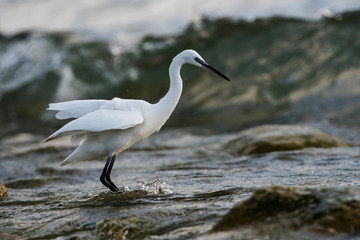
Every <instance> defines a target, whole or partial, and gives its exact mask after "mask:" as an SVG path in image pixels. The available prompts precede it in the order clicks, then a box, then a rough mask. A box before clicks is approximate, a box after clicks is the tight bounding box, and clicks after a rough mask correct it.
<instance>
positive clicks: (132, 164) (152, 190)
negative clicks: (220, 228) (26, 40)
mask: <svg viewBox="0 0 360 240" xmlns="http://www.w3.org/2000/svg"><path fill="white" fill-rule="evenodd" d="M231 137H232V135H231V134H223V135H212V136H210V137H209V136H197V135H193V134H191V133H190V132H189V131H186V130H177V131H175V130H173V131H170V130H167V131H164V132H163V133H160V134H156V135H154V136H153V137H152V138H150V139H148V140H146V141H144V142H143V143H140V144H138V145H136V146H134V148H133V149H132V150H129V151H126V152H124V153H122V154H120V155H119V157H118V159H117V161H116V164H115V166H114V169H113V171H112V179H113V181H114V182H115V183H116V184H117V185H118V186H119V187H120V186H121V187H123V188H124V189H123V191H122V192H121V193H112V192H110V191H108V190H107V189H106V188H105V187H104V186H102V184H101V183H100V182H99V176H100V173H101V171H102V168H103V166H104V161H105V160H103V161H93V162H86V163H80V164H77V165H73V166H66V167H64V168H61V167H60V166H59V163H60V162H61V160H62V159H63V158H64V157H65V156H66V155H67V154H68V153H69V152H70V151H71V147H68V145H67V142H66V140H64V141H60V142H57V143H54V144H47V145H41V144H39V142H40V141H41V140H42V139H43V136H39V135H24V134H23V135H18V136H17V137H12V138H11V139H10V138H7V139H4V140H3V141H2V143H1V148H2V149H1V153H2V154H1V157H0V169H1V173H0V181H1V182H3V183H4V185H5V186H6V187H7V188H8V191H9V196H8V197H7V198H6V199H4V200H3V201H2V202H0V208H1V213H2V214H1V217H0V225H1V228H0V236H1V237H2V238H15V239H53V238H57V237H59V239H70V238H72V237H74V238H72V239H99V238H110V239H122V237H123V236H125V237H124V239H144V238H146V239H185V238H195V237H199V236H202V235H204V234H206V233H207V232H208V231H209V229H210V228H211V227H212V226H213V225H214V224H215V223H216V221H218V220H219V219H220V217H221V216H222V215H224V214H225V213H226V212H227V211H228V210H229V209H230V208H231V207H232V206H233V205H234V204H236V203H238V202H239V201H241V200H243V199H246V198H247V197H249V196H250V194H251V193H252V192H253V191H254V190H256V189H258V188H262V187H267V186H274V185H282V186H298V187H310V188H322V187H326V188H350V190H351V191H353V192H358V191H359V190H360V189H359V187H358V186H359V185H360V178H359V175H360V174H359V172H360V148H359V147H350V148H333V149H314V148H308V149H303V150H298V151H288V152H273V153H269V154H259V155H252V156H242V157H234V156H231V155H229V154H228V153H227V151H226V149H223V148H222V144H223V143H225V142H226V141H228V140H229V139H230V138H231ZM16 146H18V147H16Z"/></svg>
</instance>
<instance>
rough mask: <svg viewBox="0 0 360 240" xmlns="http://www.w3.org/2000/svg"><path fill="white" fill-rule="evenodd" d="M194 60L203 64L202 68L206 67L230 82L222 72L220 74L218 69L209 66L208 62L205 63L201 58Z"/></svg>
mask: <svg viewBox="0 0 360 240" xmlns="http://www.w3.org/2000/svg"><path fill="white" fill-rule="evenodd" d="M195 61H197V62H198V63H200V64H201V66H203V67H204V68H207V69H210V70H211V71H213V72H214V73H216V74H217V75H219V76H220V77H222V78H224V79H226V80H227V81H229V82H230V79H229V78H228V77H227V76H225V75H224V74H222V73H221V72H220V71H219V70H217V69H216V68H214V67H212V66H210V65H209V64H207V63H206V62H204V61H203V60H201V59H195Z"/></svg>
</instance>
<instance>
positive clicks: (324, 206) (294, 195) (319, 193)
mask: <svg viewBox="0 0 360 240" xmlns="http://www.w3.org/2000/svg"><path fill="white" fill-rule="evenodd" d="M349 196H351V194H350V193H349V192H348V191H347V190H343V191H342V190H337V189H320V190H318V189H297V188H289V187H271V188H266V189H259V190H257V191H255V192H254V194H253V195H252V196H251V197H250V198H249V199H247V200H245V201H243V202H242V203H240V204H238V205H236V206H234V207H233V208H232V209H230V210H229V212H228V213H227V214H225V215H224V216H223V217H222V218H221V219H220V221H219V222H218V223H216V224H215V225H214V226H213V228H212V230H211V232H212V233H213V232H222V231H228V230H245V229H252V230H253V231H255V232H261V233H260V235H263V234H265V235H267V234H273V233H274V232H276V231H282V232H298V233H299V234H300V235H301V233H307V234H309V235H318V236H321V235H322V236H328V235H338V234H348V235H353V234H357V233H359V232H360V201H359V200H354V199H352V200H349V199H351V198H352V196H351V197H349ZM259 229H261V231H260V230H259ZM295 235H296V234H295Z"/></svg>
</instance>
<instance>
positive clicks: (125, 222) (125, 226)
mask: <svg viewBox="0 0 360 240" xmlns="http://www.w3.org/2000/svg"><path fill="white" fill-rule="evenodd" d="M149 231H150V228H147V227H146V222H145V221H143V220H140V219H139V218H137V217H132V218H127V219H106V220H101V221H99V222H97V223H96V234H97V235H98V236H99V237H100V239H114V240H122V239H144V238H145V236H146V235H147V234H148V233H149Z"/></svg>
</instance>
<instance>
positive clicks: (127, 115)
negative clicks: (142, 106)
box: [44, 110, 144, 142]
mask: <svg viewBox="0 0 360 240" xmlns="http://www.w3.org/2000/svg"><path fill="white" fill-rule="evenodd" d="M143 121H144V119H143V116H142V114H141V113H140V112H134V111H119V110H97V111H94V112H91V113H88V114H86V115H84V116H82V117H79V118H78V119H75V120H73V121H71V122H69V123H67V124H66V125H64V126H63V127H62V128H60V129H59V130H57V131H56V132H55V133H53V134H52V135H51V136H49V137H48V138H47V139H45V141H44V142H47V141H50V140H53V139H56V138H59V137H63V136H67V135H81V134H86V133H89V132H102V131H107V130H123V129H128V128H132V127H134V126H136V125H138V124H141V123H143Z"/></svg>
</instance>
